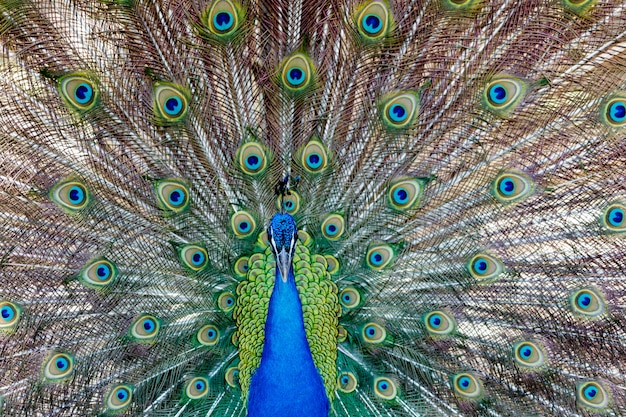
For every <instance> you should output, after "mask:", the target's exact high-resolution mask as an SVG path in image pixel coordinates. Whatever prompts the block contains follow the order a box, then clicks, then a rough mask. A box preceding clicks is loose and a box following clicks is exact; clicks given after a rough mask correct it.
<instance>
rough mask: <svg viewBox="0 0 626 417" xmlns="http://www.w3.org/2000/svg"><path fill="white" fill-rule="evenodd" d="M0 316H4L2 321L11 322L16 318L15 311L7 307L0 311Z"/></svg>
mask: <svg viewBox="0 0 626 417" xmlns="http://www.w3.org/2000/svg"><path fill="white" fill-rule="evenodd" d="M0 315H2V319H3V320H4V321H11V320H13V318H14V317H15V310H13V309H12V308H11V307H10V306H8V305H5V306H4V307H2V308H1V309H0Z"/></svg>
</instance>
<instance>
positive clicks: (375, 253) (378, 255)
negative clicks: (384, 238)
mask: <svg viewBox="0 0 626 417" xmlns="http://www.w3.org/2000/svg"><path fill="white" fill-rule="evenodd" d="M394 257H395V253H394V250H393V248H392V247H391V246H389V245H385V244H380V245H374V246H372V247H370V248H369V249H368V251H367V254H366V257H365V260H366V265H367V266H368V267H369V268H371V269H373V270H375V271H380V270H382V269H384V268H386V267H387V266H389V264H391V262H392V261H393V259H394Z"/></svg>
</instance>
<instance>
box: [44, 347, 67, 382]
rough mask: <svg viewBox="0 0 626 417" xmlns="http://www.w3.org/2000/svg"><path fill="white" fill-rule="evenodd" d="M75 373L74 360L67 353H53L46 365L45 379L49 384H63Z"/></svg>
mask: <svg viewBox="0 0 626 417" xmlns="http://www.w3.org/2000/svg"><path fill="white" fill-rule="evenodd" d="M73 371H74V358H73V357H72V356H70V355H68V354H66V353H53V354H51V355H50V356H49V357H48V359H47V360H46V362H45V363H44V367H43V373H44V378H45V379H46V380H47V381H48V382H53V383H56V382H61V381H64V380H66V379H68V378H69V377H70V376H71V375H72V373H73Z"/></svg>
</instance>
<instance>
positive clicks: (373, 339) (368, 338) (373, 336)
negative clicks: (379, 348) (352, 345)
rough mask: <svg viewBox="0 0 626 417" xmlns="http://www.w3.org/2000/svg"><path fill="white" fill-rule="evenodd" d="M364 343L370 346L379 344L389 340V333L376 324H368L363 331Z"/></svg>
mask: <svg viewBox="0 0 626 417" xmlns="http://www.w3.org/2000/svg"><path fill="white" fill-rule="evenodd" d="M361 336H362V337H363V341H364V342H366V343H370V344H379V343H382V342H384V341H385V339H386V338H387V331H386V330H385V328H384V327H383V326H381V325H379V324H376V323H367V324H366V325H364V326H363V330H362V331H361Z"/></svg>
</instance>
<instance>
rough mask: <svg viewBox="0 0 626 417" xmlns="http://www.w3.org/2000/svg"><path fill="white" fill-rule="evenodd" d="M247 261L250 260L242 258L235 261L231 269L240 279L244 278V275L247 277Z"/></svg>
mask: <svg viewBox="0 0 626 417" xmlns="http://www.w3.org/2000/svg"><path fill="white" fill-rule="evenodd" d="M249 259H250V258H249V257H247V256H242V257H240V258H239V259H237V260H236V261H235V265H234V268H233V269H234V270H235V274H237V276H239V277H240V278H245V277H246V275H248V270H249V269H250V267H249V266H248V260H249Z"/></svg>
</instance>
